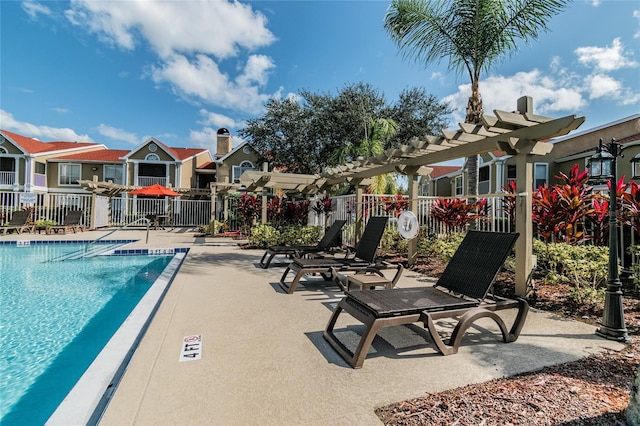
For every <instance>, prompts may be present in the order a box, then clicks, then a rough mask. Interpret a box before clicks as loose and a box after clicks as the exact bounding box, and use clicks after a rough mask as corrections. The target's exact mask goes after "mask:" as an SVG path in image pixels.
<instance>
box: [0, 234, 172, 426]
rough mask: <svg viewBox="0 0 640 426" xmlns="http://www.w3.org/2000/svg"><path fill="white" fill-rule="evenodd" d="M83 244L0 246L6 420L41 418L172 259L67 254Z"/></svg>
mask: <svg viewBox="0 0 640 426" xmlns="http://www.w3.org/2000/svg"><path fill="white" fill-rule="evenodd" d="M85 246H86V245H85V244H83V245H78V244H55V245H54V244H37V245H35V244H34V245H30V246H25V247H20V246H16V245H0V423H2V424H3V425H14V424H15V425H28V424H37V425H41V424H44V423H45V422H46V420H47V419H48V418H49V416H50V415H51V414H52V413H53V411H54V410H55V409H56V407H57V406H58V404H60V402H61V401H62V400H63V399H64V397H65V396H66V394H67V393H68V392H69V391H70V389H71V388H72V387H73V386H74V384H75V383H76V382H77V381H78V379H79V378H80V376H81V375H82V374H83V373H84V371H85V370H86V369H87V367H88V366H89V365H90V364H91V362H92V361H93V359H94V358H95V357H96V356H97V354H98V353H99V352H100V351H101V350H102V348H103V347H104V345H105V344H106V343H107V341H108V340H109V339H110V338H111V336H112V335H113V334H114V332H115V331H116V330H117V329H118V328H119V326H120V325H121V324H122V323H123V321H124V320H125V319H126V318H127V316H128V315H129V313H130V312H131V310H132V309H133V308H134V307H135V306H136V304H137V303H138V301H139V300H140V299H141V298H142V297H143V296H144V294H145V292H146V291H147V290H148V289H149V287H150V286H151V285H152V284H153V282H154V281H155V280H156V278H157V277H158V276H159V275H160V274H161V273H162V272H163V270H164V269H165V267H166V266H167V265H168V264H169V262H170V261H171V259H172V258H173V256H95V257H91V258H80V259H72V258H71V259H66V258H68V257H69V256H70V253H73V252H78V251H79V250H81V249H82V248H83V247H85ZM71 257H73V256H71ZM61 258H63V259H66V260H63V261H55V259H61ZM52 259H54V261H51V260H52Z"/></svg>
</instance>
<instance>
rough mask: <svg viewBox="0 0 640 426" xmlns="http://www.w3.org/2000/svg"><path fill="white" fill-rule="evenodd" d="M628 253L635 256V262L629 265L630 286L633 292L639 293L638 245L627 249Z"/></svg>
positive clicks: (639, 249)
mask: <svg viewBox="0 0 640 426" xmlns="http://www.w3.org/2000/svg"><path fill="white" fill-rule="evenodd" d="M629 253H631V254H632V255H633V256H635V260H636V262H635V263H633V264H632V265H631V276H630V277H629V278H630V280H631V284H632V285H633V289H634V291H636V292H637V291H640V262H638V260H639V259H640V244H638V245H635V246H630V247H629Z"/></svg>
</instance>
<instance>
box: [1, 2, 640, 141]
mask: <svg viewBox="0 0 640 426" xmlns="http://www.w3.org/2000/svg"><path fill="white" fill-rule="evenodd" d="M389 4H390V1H382V0H368V1H362V0H359V1H355V0H353V1H348V0H341V1H325V0H317V1H312V0H309V1H307V0H289V1H253V2H247V1H236V2H227V1H224V0H214V1H208V0H198V1H196V0H185V1H179V0H164V1H153V0H151V1H134V0H128V1H120V0H116V1H85V0H73V1H70V2H68V1H46V0H44V1H29V2H18V1H11V0H8V1H7V0H2V1H0V48H1V51H0V128H2V129H5V130H9V131H13V132H16V133H19V134H22V135H25V136H29V137H33V138H37V139H39V140H42V141H79V142H97V143H102V144H105V145H106V146H107V147H109V148H113V149H132V148H134V147H137V146H138V145H140V144H142V143H143V142H144V141H146V140H147V139H148V138H149V137H155V138H157V139H159V140H160V141H162V142H164V143H165V144H167V145H169V146H172V147H204V148H209V149H211V150H212V151H214V152H215V140H216V137H215V135H216V131H217V130H218V129H219V128H221V127H224V128H227V129H228V130H229V131H230V132H231V134H232V135H233V136H234V138H233V140H234V146H237V145H238V143H240V142H241V139H240V138H239V136H238V135H237V132H238V130H240V129H241V128H243V126H244V123H245V122H246V120H248V119H251V118H256V117H260V116H261V115H262V114H263V113H264V105H265V103H266V101H267V100H268V99H270V98H273V97H276V98H284V97H287V96H295V95H296V94H298V93H299V92H300V90H303V89H305V90H309V91H311V92H314V93H329V94H334V95H335V94H337V93H338V91H339V90H340V89H342V88H343V87H345V86H346V85H350V84H355V83H358V82H364V83H368V84H370V85H372V86H373V87H374V88H376V89H377V90H379V91H380V92H381V93H382V94H384V96H385V98H386V99H387V101H388V102H389V103H394V102H395V101H397V99H398V96H399V94H400V92H401V91H402V90H403V89H407V88H412V87H424V88H425V89H426V91H427V92H428V93H431V94H433V95H434V96H436V98H437V99H440V100H442V101H446V102H449V103H450V105H451V106H452V108H454V113H453V114H452V115H451V116H450V117H449V120H450V125H449V126H448V128H449V129H455V128H457V123H458V122H462V121H463V120H464V108H465V106H466V102H467V98H468V96H469V94H470V84H469V81H468V80H469V79H468V76H467V75H459V74H456V73H455V71H452V70H450V69H449V68H448V62H447V61H446V60H444V61H443V62H441V63H436V64H428V65H425V64H423V63H416V62H415V61H411V60H407V59H405V58H403V56H402V55H401V54H400V53H399V51H398V48H397V46H396V45H395V44H394V42H393V41H391V39H390V38H389V36H388V35H387V33H386V32H385V30H384V28H383V20H384V16H385V13H386V11H387V8H388V6H389ZM548 25H549V31H547V32H543V33H542V34H541V35H540V37H539V38H538V39H537V40H534V41H532V42H531V43H529V44H524V43H522V44H521V45H520V46H519V48H518V50H517V51H515V52H513V53H512V54H511V55H510V56H508V57H505V58H504V60H503V61H501V62H499V63H498V64H496V65H495V66H494V67H493V68H492V69H491V70H489V71H488V72H485V73H484V74H483V75H482V77H481V82H480V91H481V94H482V97H483V101H484V107H485V113H489V114H490V113H491V112H492V111H493V110H494V109H499V110H506V111H512V110H514V109H515V108H516V101H517V99H518V98H519V97H521V96H523V95H529V96H531V97H533V104H534V112H535V113H536V114H539V115H544V116H548V117H554V118H560V117H564V116H567V115H577V116H584V117H586V121H585V123H584V124H583V125H582V126H581V127H580V128H579V129H578V131H583V130H588V129H591V128H594V127H598V126H602V125H605V124H607V123H610V122H614V121H616V120H620V119H622V118H625V117H628V116H630V115H633V114H637V113H639V112H640V1H637V0H581V1H574V2H573V3H571V4H570V5H569V6H568V8H566V9H565V10H564V11H563V12H561V13H560V14H559V15H557V16H555V17H554V18H553V19H552V20H551V21H550V22H549V24H548ZM595 144H596V142H595V141H594V146H595Z"/></svg>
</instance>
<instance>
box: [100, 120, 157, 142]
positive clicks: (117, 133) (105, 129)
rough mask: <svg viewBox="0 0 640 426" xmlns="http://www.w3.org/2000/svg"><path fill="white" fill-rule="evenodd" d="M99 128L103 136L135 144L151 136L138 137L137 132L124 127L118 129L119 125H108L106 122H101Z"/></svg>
mask: <svg viewBox="0 0 640 426" xmlns="http://www.w3.org/2000/svg"><path fill="white" fill-rule="evenodd" d="M97 130H98V133H100V134H101V135H102V136H105V137H108V138H110V139H113V140H116V141H122V142H126V143H128V144H129V145H133V146H136V145H139V144H141V143H142V142H144V141H145V140H147V139H148V138H149V137H148V136H144V137H138V136H137V135H136V134H135V133H131V132H127V131H125V130H123V129H118V128H117V127H112V126H108V125H106V124H100V125H99V126H98V129H97Z"/></svg>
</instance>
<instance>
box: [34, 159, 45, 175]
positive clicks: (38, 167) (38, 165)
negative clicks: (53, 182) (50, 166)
mask: <svg viewBox="0 0 640 426" xmlns="http://www.w3.org/2000/svg"><path fill="white" fill-rule="evenodd" d="M36 173H38V174H39V175H44V174H46V173H47V165H46V164H45V163H39V162H37V161H36Z"/></svg>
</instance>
